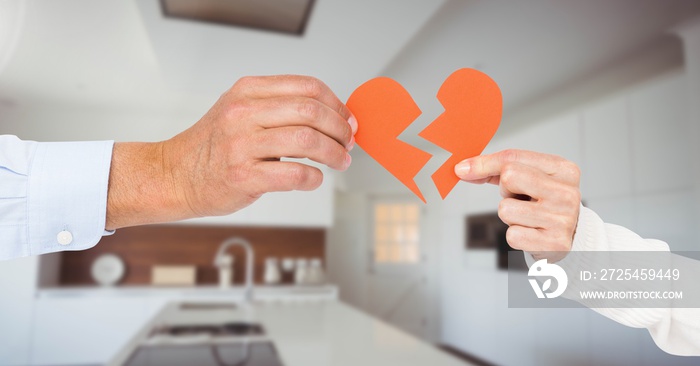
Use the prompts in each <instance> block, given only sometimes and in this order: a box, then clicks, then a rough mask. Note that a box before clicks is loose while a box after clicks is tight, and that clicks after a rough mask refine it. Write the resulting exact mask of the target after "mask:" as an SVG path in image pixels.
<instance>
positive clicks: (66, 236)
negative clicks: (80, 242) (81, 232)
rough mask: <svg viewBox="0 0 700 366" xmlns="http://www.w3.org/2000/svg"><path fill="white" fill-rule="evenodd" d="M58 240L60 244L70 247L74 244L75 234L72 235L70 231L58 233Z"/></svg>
mask: <svg viewBox="0 0 700 366" xmlns="http://www.w3.org/2000/svg"><path fill="white" fill-rule="evenodd" d="M56 240H58V244H61V245H68V244H70V243H72V242H73V234H71V233H70V231H67V230H63V231H61V232H60V233H58V235H57V236H56Z"/></svg>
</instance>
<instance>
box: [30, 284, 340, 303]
mask: <svg viewBox="0 0 700 366" xmlns="http://www.w3.org/2000/svg"><path fill="white" fill-rule="evenodd" d="M243 294H244V287H243V286H231V287H229V288H225V289H222V288H219V287H218V286H213V285H212V286H193V287H156V286H117V287H98V286H76V287H54V288H43V289H40V290H39V291H37V297H38V298H40V299H41V298H66V297H100V298H104V297H141V298H143V297H146V298H148V297H153V298H168V299H173V300H176V299H188V298H197V299H208V300H216V299H221V300H227V301H240V300H242V299H243ZM253 296H254V298H255V299H256V300H261V301H265V300H271V301H272V300H278V299H280V300H285V301H287V300H289V301H294V300H295V299H296V298H299V299H304V300H310V299H313V298H314V297H318V298H319V299H326V300H328V299H337V297H338V287H337V286H335V285H319V286H295V285H282V286H255V287H254V288H253Z"/></svg>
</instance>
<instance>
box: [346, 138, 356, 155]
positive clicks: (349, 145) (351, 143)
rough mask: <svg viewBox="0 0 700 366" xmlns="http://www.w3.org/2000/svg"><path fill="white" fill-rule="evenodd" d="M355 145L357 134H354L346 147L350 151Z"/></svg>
mask: <svg viewBox="0 0 700 366" xmlns="http://www.w3.org/2000/svg"><path fill="white" fill-rule="evenodd" d="M354 147H355V136H352V137H350V142H348V146H347V147H346V149H348V151H352V148H354Z"/></svg>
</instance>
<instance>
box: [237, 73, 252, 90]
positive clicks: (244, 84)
mask: <svg viewBox="0 0 700 366" xmlns="http://www.w3.org/2000/svg"><path fill="white" fill-rule="evenodd" d="M255 81H256V77H255V76H244V77H242V78H240V79H238V81H236V83H235V84H233V87H234V88H249V87H251V86H253V85H254V84H255Z"/></svg>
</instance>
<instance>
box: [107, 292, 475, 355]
mask: <svg viewBox="0 0 700 366" xmlns="http://www.w3.org/2000/svg"><path fill="white" fill-rule="evenodd" d="M224 324H237V325H245V324H253V325H255V326H259V328H260V329H258V332H254V333H249V334H248V335H246V336H240V335H239V336H233V337H228V339H229V340H233V342H227V341H226V340H225V338H226V337H221V338H217V337H207V336H205V335H203V334H201V333H200V334H195V333H196V331H194V332H191V333H189V334H187V332H185V333H184V334H185V336H184V337H183V336H180V337H179V338H169V337H168V336H166V337H162V336H159V335H157V333H158V332H159V331H162V330H163V329H169V330H173V329H193V330H197V329H198V330H202V329H209V328H216V327H218V326H222V325H224ZM208 327H209V328H208ZM181 334H182V333H181ZM234 345H236V346H234ZM225 347H228V349H227V350H223V351H221V354H219V351H218V350H219V348H221V349H223V348H225ZM235 347H238V349H233V348H235ZM245 347H253V348H251V349H258V350H261V351H260V352H265V351H266V352H267V354H266V355H262V356H260V355H261V354H262V353H260V352H258V356H259V357H258V361H257V362H256V361H252V358H254V357H252V356H251V362H240V361H241V360H242V359H244V358H245V357H249V356H247V355H246V353H251V354H254V353H255V352H257V351H250V350H244V348H245ZM255 347H257V348H255ZM202 349H205V350H207V351H206V352H202ZM209 350H211V351H209ZM163 351H165V353H167V354H164V352H163ZM226 353H228V356H227V355H226ZM232 353H233V354H235V353H239V355H238V356H236V355H233V356H231V354H232ZM253 356H255V354H254V355H253ZM168 357H170V358H168ZM188 357H189V358H190V359H188ZM226 357H228V358H229V360H223V359H224V358H226ZM265 357H267V358H265ZM164 360H166V361H164ZM231 360H234V361H231ZM260 360H263V361H260ZM195 362H196V364H197V365H198V366H206V365H209V364H211V365H221V364H224V365H233V364H237V365H266V366H271V365H284V366H297V365H298V366H316V365H317V366H345V365H347V366H350V365H352V366H357V365H365V366H371V365H382V366H384V365H402V366H411V365H416V366H418V365H421V366H424V365H445V366H451V365H454V366H457V365H465V363H464V362H463V361H461V360H458V359H456V358H454V357H453V356H451V355H448V354H446V353H444V352H442V351H440V350H438V349H437V348H435V347H433V346H431V345H429V344H427V343H424V342H422V341H420V340H418V339H416V338H414V337H413V336H411V335H408V334H406V333H404V332H402V331H400V330H398V329H396V328H394V327H392V326H389V325H387V324H385V323H383V322H381V321H379V320H377V319H374V318H372V317H370V316H368V315H366V314H364V313H362V312H360V311H358V310H356V309H354V308H352V307H350V306H348V305H346V304H343V303H341V302H339V301H336V300H331V301H316V302H303V303H287V302H283V303H280V302H256V303H254V304H252V305H247V304H240V303H223V302H210V303H201V302H200V303H194V302H190V303H183V302H173V303H170V304H168V305H167V306H166V307H165V308H163V309H162V310H161V311H160V312H159V313H158V314H157V315H156V316H155V317H154V318H153V319H152V320H151V321H149V322H148V324H147V325H146V326H145V327H143V328H142V329H141V330H140V331H139V332H138V334H137V335H136V336H135V337H133V338H132V339H131V340H130V341H129V342H128V343H127V344H126V345H125V346H124V347H123V348H122V349H121V351H120V352H118V354H117V355H116V357H114V358H113V359H112V360H111V362H110V363H109V365H110V366H112V365H113V366H117V365H152V366H156V365H160V364H164V363H168V364H171V365H176V364H183V365H185V364H193V363H195Z"/></svg>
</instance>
